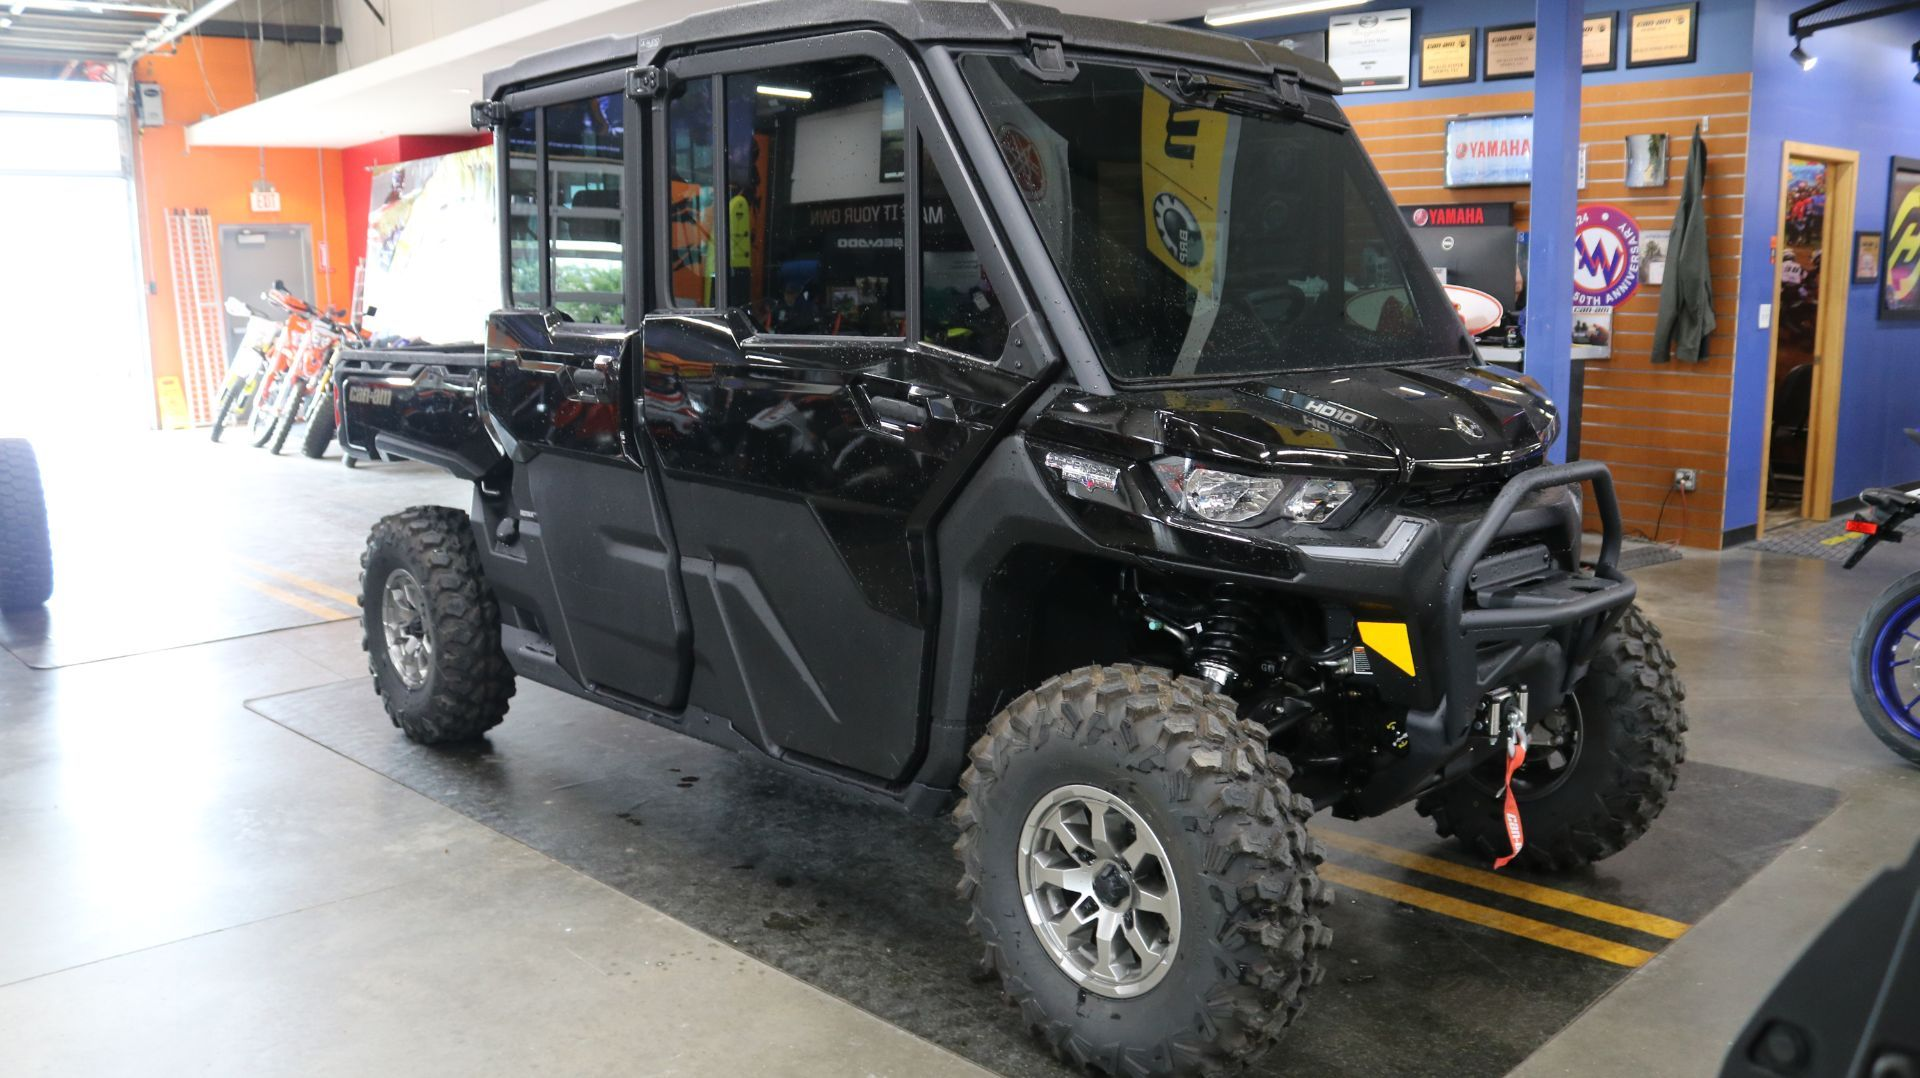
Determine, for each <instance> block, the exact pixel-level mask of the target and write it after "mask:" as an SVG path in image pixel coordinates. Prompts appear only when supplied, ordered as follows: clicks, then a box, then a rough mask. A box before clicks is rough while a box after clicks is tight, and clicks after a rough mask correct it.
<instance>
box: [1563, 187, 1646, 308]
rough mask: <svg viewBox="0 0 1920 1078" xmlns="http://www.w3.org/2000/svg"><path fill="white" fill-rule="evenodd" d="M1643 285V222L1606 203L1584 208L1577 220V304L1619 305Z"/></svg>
mask: <svg viewBox="0 0 1920 1078" xmlns="http://www.w3.org/2000/svg"><path fill="white" fill-rule="evenodd" d="M1639 287H1640V224H1639V222H1637V221H1635V220H1634V219H1633V215H1632V214H1629V213H1628V212H1627V211H1625V210H1623V209H1621V208H1620V207H1618V206H1609V205H1607V204H1606V203H1604V202H1595V203H1590V204H1588V205H1585V206H1582V207H1580V209H1579V211H1578V212H1577V213H1576V214H1575V215H1574V223H1573V305H1574V306H1576V307H1618V306H1619V305H1621V304H1622V303H1625V302H1626V301H1627V297H1629V296H1631V295H1633V293H1634V290H1635V289H1637V288H1639Z"/></svg>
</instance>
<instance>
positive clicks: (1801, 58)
mask: <svg viewBox="0 0 1920 1078" xmlns="http://www.w3.org/2000/svg"><path fill="white" fill-rule="evenodd" d="M1805 43H1806V38H1802V37H1797V38H1794V39H1793V51H1792V52H1790V53H1788V54H1787V56H1788V57H1789V58H1791V59H1792V60H1793V62H1794V63H1796V64H1799V65H1800V70H1802V71H1812V70H1813V65H1815V64H1817V63H1819V62H1820V58H1819V57H1818V56H1815V55H1813V54H1812V53H1810V52H1808V51H1807V50H1806V49H1804V48H1802V47H1801V46H1802V45H1804V44H1805Z"/></svg>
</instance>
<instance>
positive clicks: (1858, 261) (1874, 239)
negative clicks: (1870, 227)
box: [1853, 232, 1880, 284]
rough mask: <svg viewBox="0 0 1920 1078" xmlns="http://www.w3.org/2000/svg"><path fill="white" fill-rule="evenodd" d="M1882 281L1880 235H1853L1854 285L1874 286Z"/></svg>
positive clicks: (1876, 233) (1867, 233)
mask: <svg viewBox="0 0 1920 1078" xmlns="http://www.w3.org/2000/svg"><path fill="white" fill-rule="evenodd" d="M1879 279H1880V233H1878V232H1855V233H1854V234H1853V283H1854V284H1872V283H1873V282H1875V281H1877V280H1879Z"/></svg>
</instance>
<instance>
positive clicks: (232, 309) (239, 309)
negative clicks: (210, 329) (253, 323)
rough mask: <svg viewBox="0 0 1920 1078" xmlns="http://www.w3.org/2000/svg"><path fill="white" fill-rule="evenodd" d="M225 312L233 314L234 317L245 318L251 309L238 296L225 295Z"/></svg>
mask: <svg viewBox="0 0 1920 1078" xmlns="http://www.w3.org/2000/svg"><path fill="white" fill-rule="evenodd" d="M227 313H228V314H230V315H232V316H234V317H235V318H245V317H247V316H248V315H250V314H252V313H253V311H252V310H251V309H250V308H249V307H248V306H247V305H246V302H245V301H244V300H242V299H241V298H240V297H239V296H228V297H227Z"/></svg>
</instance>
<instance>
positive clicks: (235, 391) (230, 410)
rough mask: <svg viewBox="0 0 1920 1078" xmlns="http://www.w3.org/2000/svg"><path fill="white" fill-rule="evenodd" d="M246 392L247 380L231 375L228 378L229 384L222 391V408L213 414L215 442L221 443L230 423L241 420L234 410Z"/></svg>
mask: <svg viewBox="0 0 1920 1078" xmlns="http://www.w3.org/2000/svg"><path fill="white" fill-rule="evenodd" d="M246 391H247V380H246V379H245V378H240V377H237V376H235V375H231V374H229V375H228V376H227V384H226V385H225V386H224V387H222V388H221V390H220V406H219V407H218V408H215V409H214V412H213V431H212V434H211V436H212V438H213V440H214V441H216V442H217V441H219V440H220V436H221V435H222V434H225V433H226V432H227V424H228V423H230V422H234V421H237V420H239V419H240V418H241V417H240V416H238V415H236V414H235V413H234V409H235V408H236V407H238V406H239V404H240V398H241V397H242V396H244V395H245V394H246Z"/></svg>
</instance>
